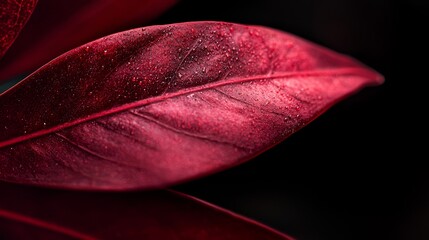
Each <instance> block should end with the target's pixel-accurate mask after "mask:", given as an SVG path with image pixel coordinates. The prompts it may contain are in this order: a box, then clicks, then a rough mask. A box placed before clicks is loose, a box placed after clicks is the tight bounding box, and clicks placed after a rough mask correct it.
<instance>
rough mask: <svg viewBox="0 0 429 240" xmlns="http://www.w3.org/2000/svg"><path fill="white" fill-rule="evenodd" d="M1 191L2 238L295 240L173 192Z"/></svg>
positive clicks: (18, 188)
mask: <svg viewBox="0 0 429 240" xmlns="http://www.w3.org/2000/svg"><path fill="white" fill-rule="evenodd" d="M0 192H1V194H2V197H1V198H0V237H1V238H2V239H29V238H31V239H44V240H45V239H154V240H155V239H156V240H159V239H178V240H179V239H186V240H188V239H189V240H191V239H198V240H200V239H201V240H210V239H225V240H226V239H234V240H235V239H255V240H256V239H258V240H259V239H267V240H280V239H283V240H287V239H291V238H289V237H287V236H286V235H284V234H282V233H279V232H277V231H275V230H273V229H271V228H268V227H266V226H264V225H262V224H260V223H257V222H254V221H252V220H249V219H247V218H245V217H242V216H239V215H237V214H234V213H232V212H229V211H227V210H224V209H221V208H219V207H217V206H214V205H211V204H208V203H206V202H203V201H201V200H199V199H196V198H193V197H190V196H187V195H185V194H182V193H176V192H171V191H153V192H144V193H143V192H129V193H100V192H99V193H91V192H73V191H58V190H49V189H38V188H34V187H23V186H14V185H10V184H4V183H0ZM30 236H31V237H30Z"/></svg>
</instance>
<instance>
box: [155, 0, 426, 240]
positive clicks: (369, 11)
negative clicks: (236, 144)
mask: <svg viewBox="0 0 429 240" xmlns="http://www.w3.org/2000/svg"><path fill="white" fill-rule="evenodd" d="M427 14H428V3H427V2H426V1H423V0H421V1H418V0H413V1H395V2H394V1H385V0H352V1H343V0H319V1H317V0H301V1H291V0H283V1H282V0H278V1H275V0H264V1H233V0H226V1H225V0H221V1H196V0H195V1H193V0H183V1H181V2H180V3H179V4H177V5H176V6H175V7H173V8H172V9H170V10H169V11H168V12H167V13H165V14H164V15H163V16H162V17H161V18H160V19H158V20H156V21H154V22H152V24H164V23H174V22H183V21H197V20H220V21H230V22H237V23H244V24H253V25H264V26H269V27H273V28H277V29H281V30H284V31H287V32H291V33H293V34H296V35H299V36H301V37H304V38H306V39H308V40H311V41H313V42H316V43H319V44H321V45H324V46H326V47H328V48H331V49H333V50H336V51H338V52H342V53H345V54H348V55H351V56H353V57H355V58H357V59H359V60H360V61H362V62H364V63H366V64H367V65H368V66H371V67H372V68H374V69H376V70H377V71H379V72H380V73H382V74H383V75H384V76H385V78H386V82H385V84H384V85H382V86H380V87H373V88H367V89H365V90H363V91H361V92H359V93H358V94H356V95H354V96H352V97H350V98H348V99H347V100H345V101H343V102H341V103H340V104H337V105H336V106H334V107H333V108H332V109H331V110H329V111H328V112H327V113H325V114H324V115H322V116H321V117H320V118H318V119H317V120H316V121H314V122H313V123H311V124H310V125H309V126H307V127H305V128H304V129H302V130H301V131H299V132H298V133H296V134H295V135H293V136H292V137H290V138H288V139H287V140H285V141H284V142H283V143H281V144H280V145H278V146H276V147H274V148H273V149H271V150H269V151H267V152H265V153H263V154H261V155H260V156H259V157H257V158H255V159H253V160H251V161H249V162H248V163H245V164H243V165H241V166H238V167H235V168H233V169H230V170H227V171H225V172H222V173H218V174H215V175H213V176H210V177H206V178H204V179H201V180H197V181H193V182H191V183H187V184H183V185H180V186H177V187H175V189H177V190H180V191H184V192H186V193H189V194H192V195H194V196H197V197H199V198H201V199H204V200H206V201H209V202H212V203H214V204H217V205H220V206H222V207H224V208H227V209H230V210H232V211H235V212H237V213H240V214H242V215H245V216H248V217H251V218H253V219H256V220H258V221H261V222H263V223H265V224H267V225H269V226H271V227H274V228H276V229H279V230H281V231H283V232H285V233H288V234H290V235H291V236H293V237H296V238H298V239H330V240H334V239H429V188H428V187H429V184H428V183H429V181H428V180H429V177H428V174H427V167H425V166H424V162H425V161H427V154H422V155H419V154H421V153H418V150H419V149H422V148H420V147H418V146H420V145H423V144H424V143H425V142H427V140H426V139H425V138H424V136H425V134H424V132H423V129H424V126H423V124H422V122H423V121H422V119H423V116H421V115H420V114H419V112H424V111H425V110H426V109H425V107H424V104H422V103H424V96H425V95H424V91H425V88H424V86H425V85H424V82H425V81H426V80H425V77H424V76H425V74H424V70H425V67H426V64H427V62H428V61H427V60H425V59H424V56H425V50H424V48H425V44H427V42H426V40H425V39H424V37H423V34H422V33H423V32H425V31H427V26H426V28H425V27H424V26H425V25H426V24H425V15H427ZM419 57H423V58H419ZM419 90H423V93H422V94H421V93H418V92H419ZM420 104H421V105H420ZM419 105H420V107H419ZM419 135H421V136H420V137H423V138H422V140H420V139H419V138H418V137H417V136H419Z"/></svg>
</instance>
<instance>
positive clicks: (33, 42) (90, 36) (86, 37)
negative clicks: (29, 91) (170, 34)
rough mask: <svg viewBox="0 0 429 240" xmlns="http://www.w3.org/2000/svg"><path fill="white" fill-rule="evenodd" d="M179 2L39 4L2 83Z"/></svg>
mask: <svg viewBox="0 0 429 240" xmlns="http://www.w3.org/2000/svg"><path fill="white" fill-rule="evenodd" d="M176 1H177V0H73V1H58V0H43V1H40V2H39V4H38V6H37V8H36V10H35V12H34V15H33V17H32V18H31V20H30V21H29V22H28V24H27V26H26V27H25V28H24V30H23V31H22V34H21V35H20V36H19V38H18V39H17V40H16V43H15V44H14V45H13V46H12V47H11V49H10V52H9V53H8V54H6V55H5V57H4V59H3V61H2V62H1V65H0V80H7V79H9V78H11V77H13V76H16V75H18V74H21V73H23V72H25V71H33V70H35V69H36V68H38V67H40V66H42V64H45V63H46V62H48V61H49V60H51V59H53V58H54V57H57V56H58V55H59V54H62V53H64V52H65V51H67V50H70V49H72V48H74V47H77V46H79V45H81V44H83V43H86V42H88V41H90V40H94V39H96V38H99V37H102V36H105V35H106V34H110V33H113V32H116V31H118V30H124V29H128V28H129V27H128V26H129V25H132V24H139V25H141V23H146V22H148V21H150V20H152V19H153V18H155V17H157V16H158V15H159V14H161V13H162V12H163V11H165V10H166V9H168V8H169V7H171V6H172V5H173V4H174V3H175V2H176ZM8 2H9V0H8ZM10 2H12V1H10ZM29 53H30V54H29Z"/></svg>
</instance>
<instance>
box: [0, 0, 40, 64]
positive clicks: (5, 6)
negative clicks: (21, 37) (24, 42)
mask: <svg viewBox="0 0 429 240" xmlns="http://www.w3.org/2000/svg"><path fill="white" fill-rule="evenodd" d="M36 4H37V0H1V2H0V58H2V57H3V55H4V54H5V53H6V51H7V50H8V49H9V47H10V45H12V43H13V41H15V39H16V37H17V36H18V34H19V32H20V31H21V29H22V28H23V27H24V25H25V23H26V22H27V20H28V19H29V18H30V16H31V13H32V12H33V9H34V8H35V7H36Z"/></svg>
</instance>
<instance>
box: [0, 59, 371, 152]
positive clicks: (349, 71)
mask: <svg viewBox="0 0 429 240" xmlns="http://www.w3.org/2000/svg"><path fill="white" fill-rule="evenodd" d="M343 75H355V76H362V77H367V78H370V79H371V78H376V77H377V76H376V75H375V74H374V72H373V71H370V70H367V69H365V68H363V67H362V68H361V67H353V68H337V69H335V70H318V71H303V72H291V73H284V74H273V75H256V76H252V77H246V78H232V79H228V80H227V81H222V80H221V81H216V82H212V83H208V84H204V85H200V86H196V87H191V88H187V89H180V90H179V91H177V92H173V93H167V94H163V95H160V96H156V97H149V98H146V99H142V100H140V101H136V102H133V103H127V104H124V105H122V106H119V107H114V108H111V109H109V110H105V111H102V112H99V113H94V114H91V115H88V116H86V117H84V118H79V119H76V120H74V121H70V122H66V123H62V124H59V125H57V126H55V127H52V128H48V129H43V130H39V131H36V132H33V133H30V134H27V135H24V136H18V137H14V138H11V139H8V140H5V141H3V142H0V148H2V147H6V146H9V145H13V144H17V143H20V142H23V141H27V140H31V139H34V138H36V137H41V136H44V135H48V134H50V133H53V132H57V131H60V130H63V129H66V128H69V127H72V126H75V125H78V124H81V123H84V122H88V121H91V120H94V119H97V118H101V117H105V116H108V115H112V114H115V113H119V112H124V111H127V110H129V109H132V108H136V107H140V106H144V105H148V104H152V103H156V102H160V101H163V100H165V99H169V98H173V97H177V96H181V95H185V94H189V93H193V92H198V91H204V90H208V89H212V88H216V87H221V86H226V85H232V84H237V83H244V82H251V81H258V80H273V79H281V78H286V79H289V78H293V77H318V76H343Z"/></svg>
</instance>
